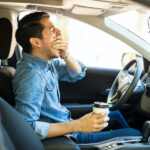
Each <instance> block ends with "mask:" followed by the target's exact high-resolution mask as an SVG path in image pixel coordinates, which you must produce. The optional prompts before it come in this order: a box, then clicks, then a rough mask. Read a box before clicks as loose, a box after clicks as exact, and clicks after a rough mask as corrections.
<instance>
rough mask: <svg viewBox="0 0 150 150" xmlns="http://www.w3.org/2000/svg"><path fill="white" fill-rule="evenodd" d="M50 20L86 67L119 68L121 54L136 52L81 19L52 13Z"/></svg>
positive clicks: (71, 51) (74, 54)
mask: <svg viewBox="0 0 150 150" xmlns="http://www.w3.org/2000/svg"><path fill="white" fill-rule="evenodd" d="M28 13H30V12H21V13H20V14H19V19H21V18H22V17H23V16H24V15H27V14H28ZM50 20H51V21H52V22H53V23H54V25H55V26H56V27H58V28H59V29H61V31H62V34H63V35H64V38H65V39H66V40H67V41H68V43H69V51H70V53H71V55H72V56H74V57H75V58H76V59H78V60H81V61H82V62H83V63H84V64H85V65H87V66H88V67H99V68H111V69H121V68H122V56H123V54H125V53H136V54H137V52H136V51H135V50H134V49H132V48H131V47H129V46H128V45H126V44H125V43H123V42H121V41H120V40H118V39H116V38H114V37H113V36H111V35H109V34H107V33H105V32H103V31H101V30H99V29H97V28H95V27H93V26H91V25H88V24H85V23H83V22H81V21H78V20H74V19H71V18H68V17H65V16H60V15H58V16H56V15H52V14H50ZM138 55H139V54H138Z"/></svg>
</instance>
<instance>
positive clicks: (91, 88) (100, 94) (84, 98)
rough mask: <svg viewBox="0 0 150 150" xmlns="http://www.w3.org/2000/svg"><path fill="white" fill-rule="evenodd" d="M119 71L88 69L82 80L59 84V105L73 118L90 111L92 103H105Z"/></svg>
mask: <svg viewBox="0 0 150 150" xmlns="http://www.w3.org/2000/svg"><path fill="white" fill-rule="evenodd" d="M119 71H120V70H116V69H105V68H96V67H95V68H93V67H88V68H87V73H86V76H85V78H83V79H82V80H80V81H77V82H75V83H68V82H60V93H61V103H62V104H63V105H65V106H66V107H67V108H68V109H69V110H70V111H71V112H72V114H75V115H73V116H75V117H76V116H78V115H81V114H85V113H87V112H90V111H92V104H93V102H94V101H102V102H106V98H107V95H108V92H109V89H110V88H111V85H112V83H113V81H114V79H115V78H116V76H117V74H118V73H119Z"/></svg>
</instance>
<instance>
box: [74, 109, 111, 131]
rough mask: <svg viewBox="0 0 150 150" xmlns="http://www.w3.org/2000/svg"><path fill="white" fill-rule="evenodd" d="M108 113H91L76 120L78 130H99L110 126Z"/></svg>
mask: <svg viewBox="0 0 150 150" xmlns="http://www.w3.org/2000/svg"><path fill="white" fill-rule="evenodd" d="M108 120H109V117H108V113H99V114H96V113H93V112H92V113H89V114H87V115H85V116H83V117H81V118H79V119H78V120H76V125H75V126H76V127H75V130H76V132H82V133H89V132H98V131H101V130H102V129H104V128H105V127H107V126H108V123H107V121H108Z"/></svg>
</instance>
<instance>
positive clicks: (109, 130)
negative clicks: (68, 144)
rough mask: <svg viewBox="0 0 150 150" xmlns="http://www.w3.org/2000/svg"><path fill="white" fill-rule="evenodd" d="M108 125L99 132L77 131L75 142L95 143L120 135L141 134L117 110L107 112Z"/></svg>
mask: <svg viewBox="0 0 150 150" xmlns="http://www.w3.org/2000/svg"><path fill="white" fill-rule="evenodd" d="M109 117H110V120H109V122H108V127H106V128H105V129H103V130H102V131H100V132H93V133H78V135H77V139H76V140H77V143H96V142H101V141H104V140H108V139H111V138H114V137H121V136H141V132H140V131H138V130H136V129H133V128H130V127H129V125H128V124H127V122H126V121H125V119H124V117H123V116H122V114H121V113H120V112H119V111H118V110H117V111H111V112H110V113H109Z"/></svg>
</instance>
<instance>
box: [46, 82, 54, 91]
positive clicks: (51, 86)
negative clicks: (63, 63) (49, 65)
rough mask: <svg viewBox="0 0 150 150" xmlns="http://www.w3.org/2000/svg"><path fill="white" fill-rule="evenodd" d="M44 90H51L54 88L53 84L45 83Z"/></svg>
mask: <svg viewBox="0 0 150 150" xmlns="http://www.w3.org/2000/svg"><path fill="white" fill-rule="evenodd" d="M46 90H47V91H53V90H54V85H53V84H52V83H49V82H48V83H46Z"/></svg>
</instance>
